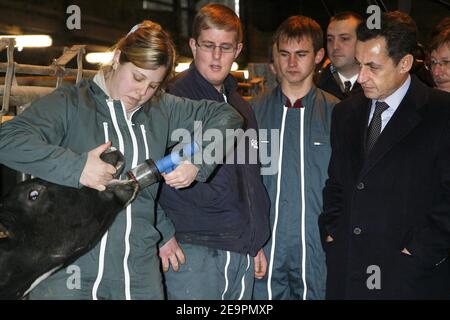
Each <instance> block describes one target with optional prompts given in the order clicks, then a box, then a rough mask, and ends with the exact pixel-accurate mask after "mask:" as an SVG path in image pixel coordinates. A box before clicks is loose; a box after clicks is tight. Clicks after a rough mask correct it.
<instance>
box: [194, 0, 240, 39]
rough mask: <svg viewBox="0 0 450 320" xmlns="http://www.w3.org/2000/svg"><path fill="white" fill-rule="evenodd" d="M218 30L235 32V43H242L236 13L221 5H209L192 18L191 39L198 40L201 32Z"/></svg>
mask: <svg viewBox="0 0 450 320" xmlns="http://www.w3.org/2000/svg"><path fill="white" fill-rule="evenodd" d="M211 28H215V29H219V30H225V31H234V32H236V41H237V42H238V43H240V42H242V37H243V36H242V34H243V32H242V25H241V20H239V17H238V16H237V15H236V13H235V12H234V11H233V10H231V9H230V8H228V7H227V6H224V5H222V4H217V3H211V4H207V5H205V6H204V7H202V8H201V9H200V11H199V12H198V13H197V15H196V16H195V18H194V23H193V26H192V38H194V39H195V40H197V39H198V37H199V36H200V33H201V32H202V30H207V29H211Z"/></svg>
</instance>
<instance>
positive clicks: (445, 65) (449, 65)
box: [428, 59, 450, 69]
mask: <svg viewBox="0 0 450 320" xmlns="http://www.w3.org/2000/svg"><path fill="white" fill-rule="evenodd" d="M437 65H439V66H440V67H441V68H444V69H449V68H450V61H449V60H442V61H438V60H434V59H431V60H430V62H429V63H428V66H429V68H430V69H431V68H436V66H437Z"/></svg>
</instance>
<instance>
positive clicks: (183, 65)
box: [175, 62, 191, 73]
mask: <svg viewBox="0 0 450 320" xmlns="http://www.w3.org/2000/svg"><path fill="white" fill-rule="evenodd" d="M190 65H191V63H190V62H180V63H178V64H177V66H176V67H175V72H176V73H180V72H183V71H184V70H187V69H189V66H190Z"/></svg>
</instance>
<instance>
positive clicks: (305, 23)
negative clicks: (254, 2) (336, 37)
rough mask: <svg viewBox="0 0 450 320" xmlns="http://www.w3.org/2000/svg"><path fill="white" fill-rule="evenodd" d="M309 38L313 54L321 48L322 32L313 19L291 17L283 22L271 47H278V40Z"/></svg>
mask: <svg viewBox="0 0 450 320" xmlns="http://www.w3.org/2000/svg"><path fill="white" fill-rule="evenodd" d="M305 37H306V38H308V37H309V38H311V41H312V44H313V48H314V53H317V51H319V50H320V49H322V48H323V31H322V28H321V27H320V25H319V24H318V23H317V22H316V21H315V20H313V19H311V18H308V17H305V16H291V17H289V18H287V19H286V20H284V21H283V23H282V24H281V25H280V26H279V27H278V29H277V31H276V32H275V34H274V36H273V38H272V42H271V46H272V45H273V44H276V45H277V47H278V46H279V42H280V39H288V40H290V39H296V40H300V39H302V38H305Z"/></svg>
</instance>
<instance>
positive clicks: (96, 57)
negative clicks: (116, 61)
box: [86, 51, 114, 64]
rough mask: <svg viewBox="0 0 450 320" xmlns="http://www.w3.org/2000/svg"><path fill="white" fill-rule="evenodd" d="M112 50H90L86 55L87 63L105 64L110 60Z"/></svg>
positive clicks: (112, 53)
mask: <svg viewBox="0 0 450 320" xmlns="http://www.w3.org/2000/svg"><path fill="white" fill-rule="evenodd" d="M113 56H114V52H109V51H108V52H90V53H88V54H87V55H86V61H87V62H89V63H101V64H105V63H108V62H111V60H112V58H113Z"/></svg>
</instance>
